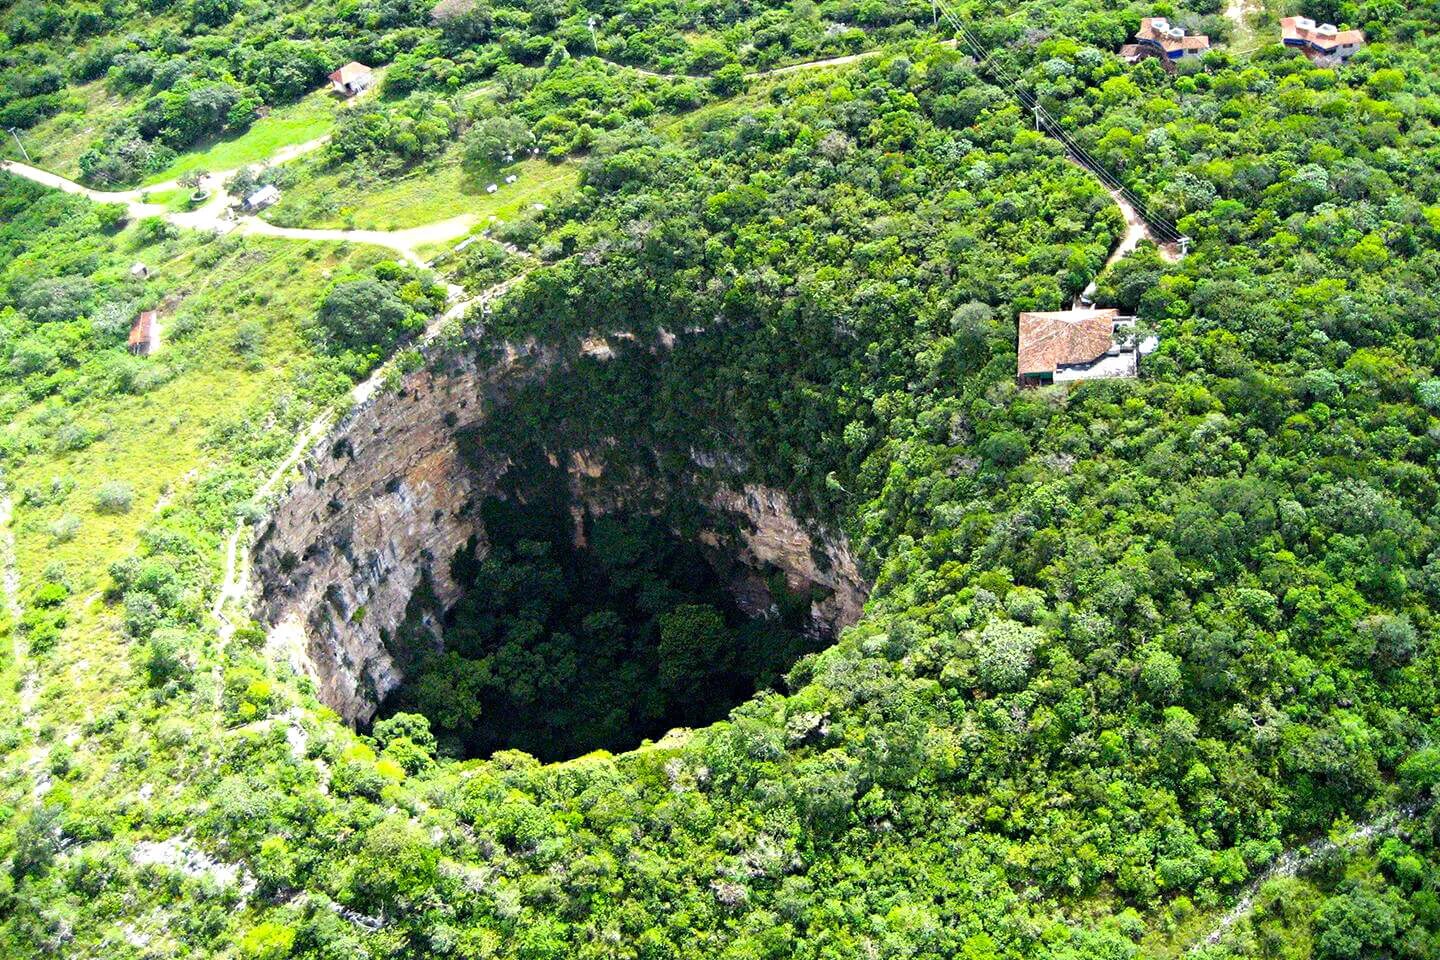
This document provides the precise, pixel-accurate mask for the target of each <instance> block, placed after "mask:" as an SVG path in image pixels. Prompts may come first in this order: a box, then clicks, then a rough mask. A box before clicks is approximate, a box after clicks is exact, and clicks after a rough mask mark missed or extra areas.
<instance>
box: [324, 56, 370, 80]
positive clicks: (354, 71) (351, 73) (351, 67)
mask: <svg viewBox="0 0 1440 960" xmlns="http://www.w3.org/2000/svg"><path fill="white" fill-rule="evenodd" d="M368 76H370V68H369V67H367V66H365V64H363V63H361V62H360V61H358V60H351V61H350V62H349V63H347V64H345V66H343V67H341V68H340V69H339V70H336V71H335V72H334V73H332V74H330V79H331V80H332V81H334V82H335V83H351V82H353V81H355V80H359V79H361V78H362V77H368Z"/></svg>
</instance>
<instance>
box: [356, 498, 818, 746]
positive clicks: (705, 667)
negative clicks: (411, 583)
mask: <svg viewBox="0 0 1440 960" xmlns="http://www.w3.org/2000/svg"><path fill="white" fill-rule="evenodd" d="M517 473H518V471H517ZM521 475H522V476H525V477H526V478H527V479H528V480H529V481H530V482H526V483H524V491H523V499H522V498H521V497H520V496H517V495H516V491H515V489H514V485H515V484H516V476H515V475H514V474H512V475H511V476H510V477H509V478H508V481H509V483H510V484H511V485H512V486H511V493H510V496H508V497H507V498H505V499H499V498H495V497H491V498H488V499H487V500H485V501H484V502H483V503H482V504H481V512H482V514H483V516H484V522H485V530H486V533H487V541H488V542H487V544H486V552H485V553H484V555H483V556H480V555H478V554H477V544H476V543H475V542H473V541H472V542H471V543H470V544H469V545H468V546H467V547H466V548H465V549H464V550H462V551H461V552H460V553H459V554H458V555H457V556H456V557H455V558H454V559H453V561H452V562H453V565H454V567H455V572H456V576H457V579H458V580H459V581H460V583H461V584H462V585H463V586H464V587H465V590H466V593H465V596H464V597H463V598H462V599H461V601H460V602H459V603H458V604H456V605H455V607H454V608H452V609H451V610H449V611H447V612H446V617H445V625H444V634H443V636H444V643H443V649H437V648H436V644H435V637H434V635H433V634H432V633H431V632H430V631H429V630H428V629H427V628H425V627H424V626H423V625H422V624H421V623H420V622H419V621H418V617H417V618H416V619H415V621H414V622H412V623H411V624H410V625H409V629H408V630H406V631H402V633H401V635H400V636H399V637H398V638H397V640H396V645H397V646H398V647H399V648H400V653H401V657H402V663H406V664H407V666H406V668H405V681H404V683H402V684H401V686H400V687H399V689H397V690H396V691H394V692H393V693H392V694H390V696H389V697H388V698H387V700H386V703H385V704H384V706H383V709H382V711H381V712H382V714H384V715H391V714H395V713H399V714H402V715H403V714H404V712H405V711H413V712H414V713H418V714H419V715H421V716H423V717H424V718H426V720H427V725H428V727H429V728H430V729H432V730H433V735H434V736H435V737H436V738H437V739H438V741H439V745H440V747H441V750H442V752H444V753H447V754H450V755H454V756H478V757H488V756H490V755H491V754H493V753H494V752H495V751H496V750H502V749H518V750H523V751H525V752H526V753H528V754H530V755H532V756H534V757H537V758H539V759H541V760H548V761H554V760H566V759H570V758H572V757H578V756H580V755H581V754H585V753H589V752H591V751H592V750H600V749H606V750H613V751H620V750H625V749H629V748H631V747H634V746H637V745H638V744H639V743H640V742H641V741H642V740H645V739H657V738H659V737H661V736H662V735H663V734H664V733H665V732H666V731H668V730H670V729H671V728H673V727H684V726H692V725H698V724H705V723H709V722H711V721H714V720H718V719H720V718H722V717H724V715H725V714H726V712H728V710H729V709H730V708H731V707H734V706H736V705H737V704H739V703H742V702H743V701H744V700H745V699H746V698H748V697H749V696H751V695H752V694H753V693H754V692H755V690H756V689H757V688H760V689H764V688H768V687H774V686H776V685H777V683H778V682H779V681H780V678H781V677H782V676H783V674H784V673H785V671H786V670H787V669H788V668H789V666H790V664H792V663H793V662H794V661H795V660H796V659H797V658H798V657H799V656H800V655H801V654H803V653H807V652H811V651H813V650H814V649H815V648H816V646H817V644H822V645H823V641H818V640H811V639H807V638H806V637H805V636H804V635H803V634H802V632H801V631H802V630H803V629H804V627H805V626H806V624H805V622H804V621H805V615H806V607H807V603H806V601H808V599H809V598H808V597H803V598H797V597H791V596H790V595H789V594H788V592H787V591H786V589H785V584H784V578H783V577H772V578H771V579H772V583H771V584H770V585H769V589H770V593H771V595H772V596H774V597H775V598H776V604H775V607H776V608H775V611H774V616H773V617H770V616H762V617H747V616H746V615H745V613H744V612H743V611H741V610H740V609H739V608H738V607H737V606H736V604H735V601H734V600H733V599H732V597H731V595H730V594H729V593H727V591H726V584H725V583H724V581H723V580H722V578H721V577H720V575H719V574H718V573H717V570H716V569H715V566H716V560H715V559H714V558H709V559H707V557H706V556H705V555H704V553H703V552H702V551H701V550H700V549H699V548H698V547H697V546H696V545H695V544H694V543H693V542H686V541H684V540H681V539H680V538H678V537H677V536H676V535H675V534H674V533H672V532H671V530H670V529H669V527H667V524H666V522H665V520H664V519H662V518H661V517H658V516H651V515H649V514H642V513H634V512H625V513H618V514H612V515H606V516H602V517H598V518H595V519H593V520H591V521H587V522H586V523H585V524H584V526H583V528H582V529H583V533H584V543H583V544H576V542H575V524H574V522H573V520H572V518H571V515H570V509H569V502H570V501H569V492H568V490H567V489H566V487H565V484H564V475H563V474H562V473H561V472H560V471H556V470H530V471H526V472H525V473H524V474H521ZM424 601H425V597H424V596H423V594H422V595H421V596H417V597H416V598H415V600H414V603H415V605H416V607H417V608H419V607H422V606H423V605H424ZM379 722H380V723H385V722H386V720H381V721H379Z"/></svg>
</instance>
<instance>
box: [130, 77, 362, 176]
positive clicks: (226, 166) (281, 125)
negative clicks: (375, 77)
mask: <svg viewBox="0 0 1440 960" xmlns="http://www.w3.org/2000/svg"><path fill="white" fill-rule="evenodd" d="M340 106H341V104H340V101H339V100H337V99H336V98H335V97H334V96H332V95H331V94H330V92H329V90H318V91H316V92H315V93H312V94H310V95H309V96H306V97H304V98H302V99H301V100H299V101H297V102H295V103H291V104H287V105H286V106H283V107H278V108H276V109H275V110H274V111H272V112H271V113H270V114H269V115H268V116H265V117H261V118H260V119H259V120H256V121H255V122H254V123H253V124H251V125H250V129H249V130H246V131H245V132H244V133H242V134H241V135H240V136H238V137H235V138H233V139H230V140H217V141H215V142H214V143H211V144H209V145H208V146H206V147H204V148H202V149H199V150H192V151H190V152H188V153H185V154H182V155H181V156H179V157H177V158H176V159H175V162H174V163H172V164H170V166H168V167H166V168H165V169H164V170H161V171H160V172H159V173H157V174H155V175H154V176H151V177H149V178H147V179H146V180H145V183H147V184H149V183H163V182H164V181H166V180H174V179H175V178H177V177H183V176H184V175H185V174H187V173H193V172H194V171H196V170H208V171H211V172H214V171H216V170H234V169H235V168H237V167H241V166H244V165H245V164H247V163H258V162H260V161H262V160H266V159H268V158H270V157H272V156H274V155H275V153H276V151H278V150H280V149H281V148H282V147H288V146H292V145H294V144H297V143H304V142H306V141H307V140H314V139H315V138H316V137H321V136H324V135H325V134H327V133H329V132H330V126H331V124H332V123H334V121H335V113H336V111H337V110H339V109H340Z"/></svg>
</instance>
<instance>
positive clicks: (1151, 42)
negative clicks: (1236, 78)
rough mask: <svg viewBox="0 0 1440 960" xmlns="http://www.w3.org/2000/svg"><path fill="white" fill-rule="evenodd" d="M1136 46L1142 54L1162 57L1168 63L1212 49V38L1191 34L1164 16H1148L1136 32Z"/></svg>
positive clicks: (1200, 54) (1199, 54)
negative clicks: (1172, 23)
mask: <svg viewBox="0 0 1440 960" xmlns="http://www.w3.org/2000/svg"><path fill="white" fill-rule="evenodd" d="M1135 46H1136V47H1138V48H1139V50H1138V52H1139V53H1140V54H1142V55H1147V54H1148V55H1149V56H1153V57H1160V58H1161V59H1163V60H1164V61H1165V62H1166V63H1167V64H1169V63H1176V62H1178V61H1180V60H1183V59H1185V58H1187V57H1199V56H1203V55H1204V53H1205V51H1207V50H1209V49H1210V38H1209V37H1206V36H1203V35H1197V36H1189V35H1187V34H1186V33H1185V28H1184V27H1177V26H1172V25H1171V23H1170V21H1169V20H1167V19H1165V18H1164V17H1146V18H1145V19H1143V20H1141V21H1140V32H1139V33H1137V34H1135Z"/></svg>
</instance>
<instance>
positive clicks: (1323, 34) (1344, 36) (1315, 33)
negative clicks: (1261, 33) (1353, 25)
mask: <svg viewBox="0 0 1440 960" xmlns="http://www.w3.org/2000/svg"><path fill="white" fill-rule="evenodd" d="M1280 38H1281V39H1282V40H1284V41H1286V42H1291V43H1297V42H1298V43H1308V44H1309V45H1311V46H1313V47H1320V48H1323V49H1326V50H1333V49H1335V48H1336V47H1342V46H1344V47H1355V46H1359V45H1360V44H1362V43H1364V42H1365V33H1364V32H1363V31H1361V30H1341V29H1339V28H1337V27H1336V26H1335V25H1334V24H1333V23H1319V24H1317V23H1316V22H1315V21H1314V20H1311V19H1310V18H1309V17H1286V18H1285V19H1284V20H1281V21H1280Z"/></svg>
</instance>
